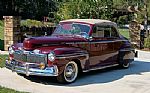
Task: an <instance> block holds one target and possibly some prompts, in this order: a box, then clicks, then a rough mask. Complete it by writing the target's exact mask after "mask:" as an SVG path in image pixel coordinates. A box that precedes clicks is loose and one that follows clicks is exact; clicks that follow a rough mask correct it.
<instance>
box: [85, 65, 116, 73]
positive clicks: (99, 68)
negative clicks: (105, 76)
mask: <svg viewBox="0 0 150 93" xmlns="http://www.w3.org/2000/svg"><path fill="white" fill-rule="evenodd" d="M118 65H119V64H113V65H109V66H103V67H99V68H92V69H89V70H83V72H89V71H92V70H99V69H105V68H108V67H114V66H118Z"/></svg>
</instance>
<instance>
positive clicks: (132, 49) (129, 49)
mask: <svg viewBox="0 0 150 93" xmlns="http://www.w3.org/2000/svg"><path fill="white" fill-rule="evenodd" d="M119 51H135V49H134V48H124V49H120V50H119Z"/></svg>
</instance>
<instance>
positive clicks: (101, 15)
mask: <svg viewBox="0 0 150 93" xmlns="http://www.w3.org/2000/svg"><path fill="white" fill-rule="evenodd" d="M112 3H113V2H112V0H103V1H101V0H96V1H95V0H89V1H87V0H71V1H67V2H61V3H60V4H59V10H58V12H57V13H56V16H55V17H57V16H59V18H60V20H64V19H70V18H72V19H74V18H84V19H85V18H97V19H111V16H112V15H111V14H112V13H113V10H112ZM55 19H56V18H55Z"/></svg>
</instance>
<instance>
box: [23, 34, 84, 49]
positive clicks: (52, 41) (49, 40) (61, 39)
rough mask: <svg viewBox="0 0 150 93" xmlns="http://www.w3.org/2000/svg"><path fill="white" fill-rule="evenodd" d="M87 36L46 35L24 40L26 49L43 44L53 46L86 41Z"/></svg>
mask: <svg viewBox="0 0 150 93" xmlns="http://www.w3.org/2000/svg"><path fill="white" fill-rule="evenodd" d="M85 41H87V40H86V39H85V38H83V37H80V36H44V37H31V38H27V39H25V40H24V42H23V48H24V49H25V50H33V49H35V48H39V47H42V46H53V45H61V44H63V45H64V44H66V43H68V42H85Z"/></svg>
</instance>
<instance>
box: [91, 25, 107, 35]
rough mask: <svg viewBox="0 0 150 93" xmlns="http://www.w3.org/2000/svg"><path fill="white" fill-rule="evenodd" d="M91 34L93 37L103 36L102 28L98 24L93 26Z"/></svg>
mask: <svg viewBox="0 0 150 93" xmlns="http://www.w3.org/2000/svg"><path fill="white" fill-rule="evenodd" d="M92 36H93V37H104V29H103V28H102V27H100V26H96V27H94V29H93V33H92Z"/></svg>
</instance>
